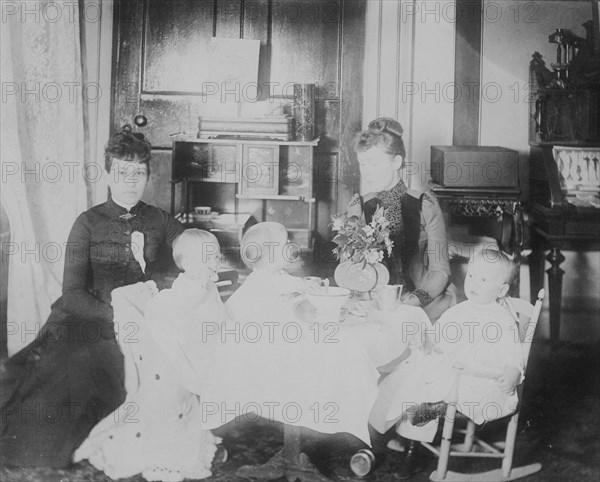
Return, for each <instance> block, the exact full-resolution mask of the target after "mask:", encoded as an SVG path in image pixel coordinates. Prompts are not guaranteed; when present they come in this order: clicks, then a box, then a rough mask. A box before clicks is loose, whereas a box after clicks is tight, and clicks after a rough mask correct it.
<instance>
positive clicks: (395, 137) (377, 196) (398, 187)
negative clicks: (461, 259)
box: [348, 117, 455, 320]
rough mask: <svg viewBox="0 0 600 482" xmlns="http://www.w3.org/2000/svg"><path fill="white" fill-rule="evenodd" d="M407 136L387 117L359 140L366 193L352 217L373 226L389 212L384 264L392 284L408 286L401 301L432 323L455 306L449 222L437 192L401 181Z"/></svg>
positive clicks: (355, 201)
mask: <svg viewBox="0 0 600 482" xmlns="http://www.w3.org/2000/svg"><path fill="white" fill-rule="evenodd" d="M402 133H403V130H402V126H401V125H400V123H398V122H397V121H395V120H393V119H389V118H385V117H382V118H379V119H375V120H374V121H372V122H371V123H370V124H369V127H368V129H367V130H366V131H364V132H362V133H361V134H360V135H359V137H358V142H357V144H356V155H357V157H358V163H359V167H360V176H361V181H362V183H363V186H364V192H365V193H366V194H364V195H363V196H359V195H358V194H355V195H354V197H353V198H352V200H351V201H350V205H349V206H348V214H349V215H356V216H364V217H365V219H366V221H367V222H371V219H372V217H373V214H374V213H375V210H376V209H377V206H383V207H384V208H385V210H386V218H387V220H388V221H389V222H390V231H391V233H390V238H391V240H392V241H393V242H394V247H393V250H392V255H391V256H389V257H388V256H386V257H385V258H384V260H383V262H384V264H386V266H387V268H388V270H389V272H390V284H403V285H404V295H403V297H402V302H403V303H405V304H410V305H415V306H421V307H422V308H423V309H424V310H425V312H426V313H427V315H428V316H429V318H430V319H431V320H437V319H438V318H439V317H440V315H441V314H442V313H443V312H444V311H446V310H447V309H448V308H449V307H450V305H451V304H452V303H453V302H455V297H454V296H453V293H452V291H450V290H448V289H447V288H448V286H449V279H450V264H449V260H448V241H447V238H446V223H445V221H444V218H443V215H442V211H441V209H440V205H439V204H438V202H437V199H436V198H435V196H434V194H433V193H431V192H425V193H423V192H419V191H415V190H412V189H408V188H407V187H406V185H405V184H404V182H402V179H401V176H400V169H401V168H402V166H403V164H404V157H405V155H406V154H405V148H404V141H403V140H402Z"/></svg>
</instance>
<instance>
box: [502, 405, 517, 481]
mask: <svg viewBox="0 0 600 482" xmlns="http://www.w3.org/2000/svg"><path fill="white" fill-rule="evenodd" d="M518 425H519V413H518V412H517V413H515V414H514V415H513V416H512V417H511V419H510V422H508V427H507V428H506V442H505V446H504V457H503V458H502V475H503V476H504V477H508V476H510V471H511V470H512V460H513V454H514V452H515V440H516V438H517V426H518Z"/></svg>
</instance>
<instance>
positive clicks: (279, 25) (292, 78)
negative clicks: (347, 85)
mask: <svg viewBox="0 0 600 482" xmlns="http://www.w3.org/2000/svg"><path fill="white" fill-rule="evenodd" d="M272 15H273V20H272V34H271V35H272V39H271V82H278V83H279V84H280V85H278V86H274V87H273V93H274V94H275V95H284V96H287V97H291V94H292V92H291V90H290V88H289V85H290V84H293V83H314V84H317V86H318V95H319V98H324V94H323V86H327V87H325V89H324V92H328V93H331V92H334V93H335V95H336V96H337V93H338V90H339V89H338V87H337V86H338V79H339V73H340V72H339V64H340V59H339V38H340V35H339V34H340V31H341V16H340V2H339V1H328V2H321V1H318V0H301V1H297V2H275V3H274V4H273V13H272Z"/></svg>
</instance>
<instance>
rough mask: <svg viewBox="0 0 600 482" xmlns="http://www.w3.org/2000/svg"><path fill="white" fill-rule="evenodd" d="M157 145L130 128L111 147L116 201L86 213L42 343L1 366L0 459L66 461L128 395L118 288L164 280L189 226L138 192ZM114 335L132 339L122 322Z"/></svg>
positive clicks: (71, 243)
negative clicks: (117, 320)
mask: <svg viewBox="0 0 600 482" xmlns="http://www.w3.org/2000/svg"><path fill="white" fill-rule="evenodd" d="M150 149H151V147H150V144H149V143H148V142H147V141H146V139H145V138H144V136H143V135H142V134H138V133H132V132H131V128H129V127H128V126H126V128H124V130H123V132H121V133H118V134H116V135H115V136H113V137H112V138H111V139H110V141H109V142H108V144H107V146H106V149H105V167H106V171H107V173H108V184H109V186H110V193H111V195H110V198H109V200H108V201H107V202H105V203H103V204H100V205H98V206H95V207H93V208H91V209H90V210H88V211H86V212H84V213H83V214H81V215H80V216H79V217H78V218H77V220H76V221H75V224H74V225H73V228H72V229H71V233H70V235H69V239H68V247H67V250H66V256H65V268H64V278H63V294H62V297H61V298H60V299H58V300H57V301H56V302H55V303H54V304H53V305H52V312H51V314H50V317H49V318H48V320H47V322H46V324H45V325H44V327H43V328H42V330H41V331H40V333H39V334H38V336H37V338H36V340H35V341H34V342H32V343H31V344H29V345H28V346H26V347H25V348H23V349H22V350H21V351H20V352H18V353H16V354H15V355H14V356H12V357H11V358H10V359H9V360H8V361H7V362H6V365H5V367H4V369H3V373H2V439H1V440H2V443H1V447H0V449H1V452H0V453H1V455H0V462H1V463H2V464H4V465H16V466H48V467H65V466H67V465H69V463H70V461H71V456H72V453H73V451H74V450H75V449H76V448H77V447H78V446H79V445H80V444H81V442H83V440H84V439H85V438H86V437H87V435H88V433H89V432H90V430H91V429H92V428H93V427H94V425H95V424H96V423H98V422H99V421H100V420H101V419H102V418H104V417H105V416H106V415H108V414H109V413H111V412H112V411H113V410H115V409H116V408H117V407H118V406H119V405H120V404H121V403H122V402H123V401H124V399H125V388H124V367H123V357H122V355H121V352H120V351H119V347H118V345H117V342H116V340H115V327H114V326H113V309H112V307H111V291H112V290H113V289H115V288H117V287H120V286H125V285H129V284H133V283H137V282H139V281H145V280H149V279H157V280H158V279H159V278H160V274H159V273H160V272H161V271H165V270H167V269H169V267H170V266H171V265H170V263H171V261H172V258H171V249H170V248H171V244H172V242H173V240H174V239H175V238H176V237H177V236H178V235H179V234H180V233H181V232H183V230H184V228H183V226H182V225H181V223H179V222H178V221H177V220H175V219H174V218H173V217H171V216H170V215H169V214H167V213H166V212H165V211H163V210H161V209H159V208H156V207H154V206H149V205H147V204H145V203H143V202H142V201H140V199H141V198H142V195H143V193H144V189H145V187H146V183H147V182H148V177H149V174H150V166H149V161H150V154H151V151H150ZM118 328H120V332H119V330H116V331H117V333H118V335H117V336H132V340H133V339H134V338H135V336H134V335H135V334H134V333H130V332H127V327H126V326H124V327H123V326H122V327H118Z"/></svg>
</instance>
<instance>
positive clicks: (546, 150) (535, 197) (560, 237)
mask: <svg viewBox="0 0 600 482" xmlns="http://www.w3.org/2000/svg"><path fill="white" fill-rule="evenodd" d="M598 150H599V151H600V147H598ZM529 162H530V181H531V195H530V196H531V199H530V202H529V203H528V208H527V212H528V214H529V225H530V237H531V247H532V251H531V254H530V255H529V269H530V280H531V293H532V295H533V294H534V293H536V290H538V289H539V288H541V287H542V286H543V267H544V263H543V261H544V253H545V252H546V251H549V252H548V254H547V256H546V260H548V261H549V262H550V268H549V269H548V270H547V273H548V288H549V291H550V293H549V294H550V300H549V304H550V337H551V339H552V343H553V344H554V345H557V344H558V342H559V340H560V323H561V309H562V277H563V275H564V271H563V270H562V268H561V267H560V264H561V263H562V262H563V261H564V260H565V257H564V255H563V254H562V252H561V250H574V251H598V250H600V209H598V208H596V207H593V206H589V207H585V206H575V205H574V204H572V203H570V202H569V197H568V196H567V195H566V192H564V191H563V188H562V187H561V181H560V173H559V168H558V164H557V162H556V160H555V158H554V156H553V146H552V145H532V146H531V155H530V159H529Z"/></svg>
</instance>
